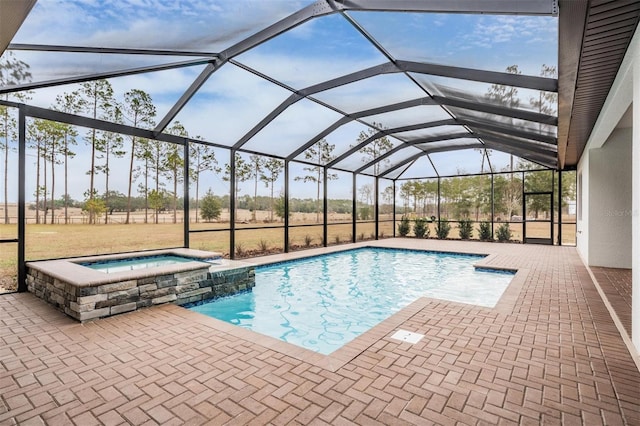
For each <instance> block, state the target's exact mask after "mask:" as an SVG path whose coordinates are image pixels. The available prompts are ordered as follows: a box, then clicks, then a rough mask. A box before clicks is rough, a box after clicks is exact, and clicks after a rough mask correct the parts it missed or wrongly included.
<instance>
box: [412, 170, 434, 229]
mask: <svg viewBox="0 0 640 426" xmlns="http://www.w3.org/2000/svg"><path fill="white" fill-rule="evenodd" d="M416 208H417V207H416ZM438 223H440V176H438Z"/></svg>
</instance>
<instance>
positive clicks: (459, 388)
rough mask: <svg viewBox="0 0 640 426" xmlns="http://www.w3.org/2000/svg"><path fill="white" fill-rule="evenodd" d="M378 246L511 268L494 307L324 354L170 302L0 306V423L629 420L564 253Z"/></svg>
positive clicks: (408, 321)
mask: <svg viewBox="0 0 640 426" xmlns="http://www.w3.org/2000/svg"><path fill="white" fill-rule="evenodd" d="M380 244H383V245H387V246H404V247H420V248H427V249H436V250H449V251H462V252H473V253H487V254H491V256H490V257H489V258H487V259H486V260H485V261H484V262H485V263H489V264H492V265H495V266H503V267H511V268H518V269H519V271H520V272H519V273H518V275H517V276H516V278H515V279H514V283H513V284H512V285H511V286H510V288H509V289H508V290H507V292H506V293H505V296H504V297H503V299H502V300H501V302H500V303H499V304H498V306H497V307H496V308H494V309H488V308H480V307H476V306H471V305H463V304H459V303H452V302H445V301H441V300H436V299H428V298H423V299H419V300H418V301H416V302H415V303H413V304H412V305H410V306H409V307H407V308H406V309H404V310H403V311H401V312H399V313H398V314H396V315H394V316H393V317H391V318H390V319H388V320H386V321H385V322H383V323H382V324H381V325H379V326H377V327H375V328H374V329H372V330H371V331H369V332H368V333H366V334H364V335H363V336H361V337H360V338H358V339H356V340H355V341H354V342H352V343H350V344H348V345H347V346H346V347H345V348H343V349H340V350H338V351H336V352H335V353H334V354H332V355H331V356H327V357H325V356H322V355H318V354H315V353H311V352H307V351H305V350H303V349H299V348H296V347H295V346H291V345H288V344H286V343H281V342H278V341H275V339H271V338H267V337H263V336H259V335H257V334H255V333H252V332H249V331H247V330H238V329H236V328H235V327H232V326H230V325H227V324H224V323H221V322H219V321H217V320H214V319H211V318H207V317H204V316H202V315H200V314H197V313H195V312H191V311H188V310H185V309H183V308H180V307H177V306H173V305H165V306H161V307H155V308H148V309H144V310H140V311H137V312H132V313H128V314H122V315H119V316H115V317H112V318H109V319H105V320H98V321H95V322H90V323H86V324H79V323H77V322H75V321H73V320H71V319H69V318H67V317H65V316H64V315H63V314H61V313H59V312H57V311H55V310H54V309H53V308H51V307H49V306H47V305H46V304H45V303H43V302H42V301H40V300H38V299H36V298H35V297H33V296H32V295H30V294H11V295H5V296H0V324H2V327H1V328H0V343H1V344H0V393H1V397H0V424H16V423H18V424H43V423H46V424H52V425H65V424H73V425H82V426H84V425H93V424H104V425H119V424H135V425H138V424H149V425H152V424H162V425H171V424H204V423H208V424H213V425H217V424H256V425H260V424H275V425H282V424H318V425H322V424H335V425H340V424H363V425H375V424H392V425H402V424H417V425H428V424H443V425H454V424H471V425H476V424H478V425H480V424H525V425H526V424H531V425H534V424H535V425H537V424H541V423H544V424H563V425H571V424H586V425H599V424H611V425H619V424H620V425H624V424H627V425H639V424H640V373H639V372H638V368H637V366H636V364H635V363H634V360H633V358H632V356H631V355H630V353H629V350H628V348H627V346H625V343H624V342H623V340H622V338H621V336H620V333H619V332H618V330H617V328H616V327H615V324H614V322H613V321H612V319H611V317H610V316H609V313H608V311H607V309H606V307H605V305H604V303H603V302H602V300H601V299H600V297H599V294H598V292H597V290H596V288H595V286H594V284H593V282H592V281H591V278H590V275H589V272H588V271H587V269H586V268H585V267H584V265H583V264H582V262H581V261H580V258H579V256H578V255H577V253H576V250H575V249H574V248H570V247H548V246H526V245H512V244H498V243H495V244H491V243H479V242H468V243H463V242H457V241H435V240H422V241H418V240H412V239H411V240H404V239H394V240H385V241H382V242H380ZM309 253H311V252H309ZM398 328H402V329H405V330H409V331H415V332H418V333H421V334H424V335H425V338H424V339H422V340H421V341H420V342H419V343H417V344H414V345H412V344H409V343H402V342H399V341H396V340H393V339H391V338H390V336H391V334H393V332H394V331H395V330H397V329H398Z"/></svg>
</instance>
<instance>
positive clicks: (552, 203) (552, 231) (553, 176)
mask: <svg viewBox="0 0 640 426" xmlns="http://www.w3.org/2000/svg"><path fill="white" fill-rule="evenodd" d="M555 178H556V173H555V171H552V172H551V245H553V244H554V243H553V237H554V228H555V226H553V225H554V223H553V221H554V218H555V215H554V214H553V207H554V198H555V196H554V195H555V188H556V180H555ZM558 226H560V223H558Z"/></svg>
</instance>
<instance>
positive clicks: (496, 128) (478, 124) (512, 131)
mask: <svg viewBox="0 0 640 426" xmlns="http://www.w3.org/2000/svg"><path fill="white" fill-rule="evenodd" d="M457 121H458V122H459V124H463V125H465V126H468V127H469V128H470V129H471V130H474V129H482V130H488V131H493V132H498V133H502V134H505V135H509V136H516V137H519V138H524V139H531V140H534V141H538V142H544V143H548V144H551V145H557V144H558V139H557V138H556V137H554V136H551V135H546V134H543V133H536V132H527V131H525V130H519V129H517V128H516V127H513V126H512V127H505V126H501V125H498V124H496V123H495V122H491V121H479V120H470V119H465V118H458V119H457Z"/></svg>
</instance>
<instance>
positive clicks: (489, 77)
mask: <svg viewBox="0 0 640 426" xmlns="http://www.w3.org/2000/svg"><path fill="white" fill-rule="evenodd" d="M408 71H413V72H420V73H428V74H434V75H444V76H448V77H453V78H461V79H466V80H472V81H482V82H487V83H496V84H508V85H512V86H518V87H523V88H531V89H537V90H546V91H554V90H557V80H555V79H550V78H543V77H531V76H523V75H517V74H509V73H502V72H493V71H482V70H474V69H470V68H460V67H451V66H444V65H435V64H426V63H419V62H411V61H395V62H387V63H384V64H380V65H376V66H373V67H370V68H366V69H363V70H359V71H356V72H353V73H350V74H346V75H343V76H340V77H337V78H334V79H331V80H327V81H324V82H322V83H319V84H315V85H313V86H309V87H306V88H304V89H301V90H296V91H294V94H296V95H298V96H299V97H297V98H296V97H290V98H289V99H288V102H289V104H288V105H286V107H288V106H291V105H293V104H294V103H295V102H297V101H299V100H300V99H302V98H303V97H305V98H306V97H308V96H311V95H313V94H316V93H319V92H323V91H325V90H330V89H334V88H336V87H340V86H344V85H347V84H351V83H354V82H357V81H361V80H365V79H368V78H371V77H375V76H378V75H382V74H391V73H399V72H408ZM282 106H283V105H281V106H280V107H279V108H278V111H279V112H277V114H276V113H275V112H276V111H272V112H271V113H269V114H268V115H267V116H266V117H265V119H263V120H262V121H261V122H260V123H259V124H258V125H257V126H255V127H254V128H253V129H251V130H250V131H249V132H248V133H246V134H245V135H244V136H242V137H241V138H240V139H239V140H238V142H236V144H235V145H234V149H240V148H241V147H242V146H243V145H244V144H245V143H247V142H248V141H249V139H251V138H252V137H253V136H255V135H256V134H257V133H258V132H259V131H260V130H262V129H263V128H264V127H266V126H267V125H268V124H269V123H270V122H271V121H272V120H274V119H275V118H276V117H277V116H278V115H279V114H281V113H282V112H283V111H284V109H286V107H285V108H284V109H282V108H281V107H282Z"/></svg>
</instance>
